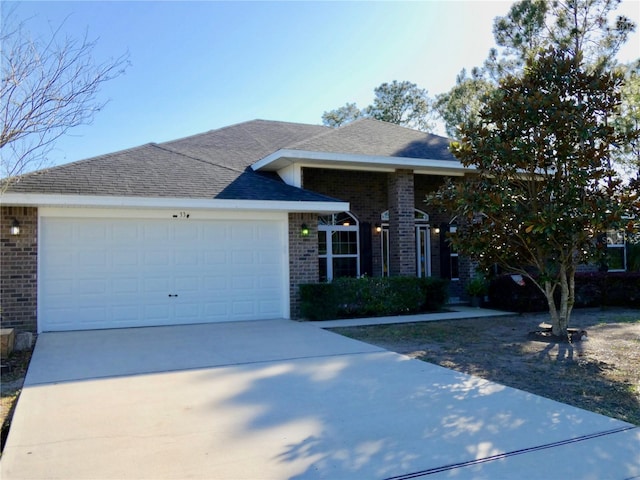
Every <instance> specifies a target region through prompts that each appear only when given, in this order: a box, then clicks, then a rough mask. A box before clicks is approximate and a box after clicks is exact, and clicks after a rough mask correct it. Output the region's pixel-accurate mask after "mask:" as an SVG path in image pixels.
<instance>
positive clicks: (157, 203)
mask: <svg viewBox="0 0 640 480" xmlns="http://www.w3.org/2000/svg"><path fill="white" fill-rule="evenodd" d="M0 203H2V204H4V205H24V206H34V207H111V208H172V209H194V210H223V211H224V210H226V211H263V212H269V211H271V212H318V213H325V212H326V213H333V212H343V211H348V210H349V209H350V207H349V203H348V202H299V201H265V200H217V199H212V200H209V199H200V198H149V197H111V196H92V195H58V194H56V195H48V194H31V193H5V194H4V195H2V196H1V197H0Z"/></svg>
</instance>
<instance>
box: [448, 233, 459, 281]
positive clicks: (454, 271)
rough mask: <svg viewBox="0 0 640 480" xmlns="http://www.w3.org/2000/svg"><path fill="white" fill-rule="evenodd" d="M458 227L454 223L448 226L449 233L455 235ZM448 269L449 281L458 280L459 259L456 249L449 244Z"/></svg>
mask: <svg viewBox="0 0 640 480" xmlns="http://www.w3.org/2000/svg"><path fill="white" fill-rule="evenodd" d="M457 231H458V226H457V225H456V224H455V223H452V224H450V225H449V232H450V233H456V232H457ZM449 268H450V272H451V280H460V257H459V255H458V249H457V248H456V247H455V246H453V244H451V243H449Z"/></svg>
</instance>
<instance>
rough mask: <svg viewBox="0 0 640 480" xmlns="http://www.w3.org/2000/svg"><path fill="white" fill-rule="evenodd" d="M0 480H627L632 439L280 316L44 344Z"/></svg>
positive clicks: (633, 457) (511, 392) (634, 453)
mask: <svg viewBox="0 0 640 480" xmlns="http://www.w3.org/2000/svg"><path fill="white" fill-rule="evenodd" d="M0 473H1V477H2V479H3V480H8V479H36V478H38V479H43V478H57V479H98V478H110V479H167V478H171V479H185V478H201V479H225V480H229V479H251V480H260V479H265V480H266V479H303V478H308V479H320V478H323V479H332V480H340V479H396V480H400V479H411V478H430V479H444V478H454V479H468V478H477V479H484V478H486V479H497V478H507V479H513V478H519V479H525V478H531V479H555V478H572V479H620V480H622V479H630V478H636V477H640V428H638V427H634V426H633V425H630V424H627V423H624V422H621V421H618V420H613V419H610V418H607V417H603V416H600V415H597V414H594V413H590V412H586V411H584V410H580V409H577V408H573V407H569V406H566V405H564V404H561V403H557V402H554V401H551V400H547V399H544V398H541V397H538V396H535V395H530V394H528V393H525V392H522V391H519V390H515V389H511V388H507V387H504V386H501V385H498V384H495V383H491V382H487V381H484V380H481V379H478V378H475V377H470V376H467V375H463V374H460V373H457V372H454V371H451V370H447V369H444V368H441V367H438V366H434V365H430V364H427V363H424V362H420V361H417V360H411V359H408V358H407V357H404V356H402V355H397V354H395V353H391V352H388V351H385V350H382V349H380V348H377V347H373V346H370V345H367V344H364V343H361V342H357V341H353V340H349V339H346V338H343V337H341V336H339V335H336V334H333V333H330V332H327V331H324V330H322V329H320V328H318V327H316V326H314V325H309V324H301V323H296V322H292V321H286V320H273V321H261V322H243V323H226V324H214V325H192V326H176V327H156V328H139V329H125V330H103V331H88V332H65V333H47V334H43V335H41V336H40V337H39V338H38V343H37V345H36V349H35V352H34V356H33V360H32V362H31V367H30V369H29V373H28V376H27V381H26V386H25V388H24V390H23V392H22V395H21V398H20V401H19V404H18V408H17V410H16V413H15V417H14V421H13V426H12V428H11V433H10V435H9V439H8V442H7V445H6V448H5V452H4V454H3V457H2V460H1V461H0Z"/></svg>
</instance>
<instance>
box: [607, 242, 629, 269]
mask: <svg viewBox="0 0 640 480" xmlns="http://www.w3.org/2000/svg"><path fill="white" fill-rule="evenodd" d="M624 263H625V262H624V248H621V247H609V248H607V267H609V270H625V267H626V265H625V264H624Z"/></svg>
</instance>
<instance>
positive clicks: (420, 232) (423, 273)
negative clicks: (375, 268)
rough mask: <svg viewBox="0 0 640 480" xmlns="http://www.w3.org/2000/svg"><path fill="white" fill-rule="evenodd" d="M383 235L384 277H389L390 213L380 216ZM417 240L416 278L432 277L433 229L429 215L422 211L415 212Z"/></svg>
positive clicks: (416, 210)
mask: <svg viewBox="0 0 640 480" xmlns="http://www.w3.org/2000/svg"><path fill="white" fill-rule="evenodd" d="M380 220H381V221H382V222H383V223H382V225H381V230H382V231H381V233H382V242H381V248H382V275H383V276H385V277H388V276H389V265H390V260H389V252H390V249H389V211H388V210H387V211H385V212H383V213H382V215H380ZM414 221H415V239H416V276H417V277H430V276H431V227H430V225H429V214H428V213H425V212H423V211H421V210H418V209H415V210H414Z"/></svg>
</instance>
